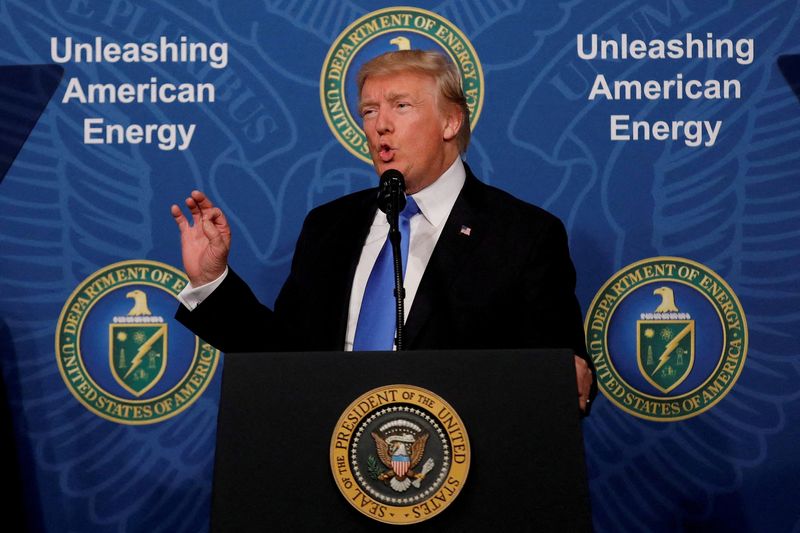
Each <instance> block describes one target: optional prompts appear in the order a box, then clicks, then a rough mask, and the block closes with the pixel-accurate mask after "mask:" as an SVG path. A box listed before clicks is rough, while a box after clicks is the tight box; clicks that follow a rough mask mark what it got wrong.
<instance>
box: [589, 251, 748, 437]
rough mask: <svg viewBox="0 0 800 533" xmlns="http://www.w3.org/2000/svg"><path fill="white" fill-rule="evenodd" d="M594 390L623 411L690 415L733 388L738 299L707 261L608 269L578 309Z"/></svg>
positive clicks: (739, 351) (740, 330)
mask: <svg viewBox="0 0 800 533" xmlns="http://www.w3.org/2000/svg"><path fill="white" fill-rule="evenodd" d="M585 326H586V342H587V345H588V346H589V351H590V352H591V355H592V360H593V361H594V365H595V368H596V370H597V380H598V385H599V387H600V390H601V391H603V394H604V395H605V396H606V397H607V398H608V399H609V400H611V402H612V403H614V404H615V405H616V406H617V407H619V408H620V409H622V410H624V411H627V412H628V413H630V414H632V415H635V416H638V417H640V418H644V419H647V420H655V421H662V422H671V421H676V420H683V419H686V418H691V417H693V416H697V415H699V414H700V413H703V412H705V411H707V410H708V409H710V408H711V407H713V406H714V405H716V404H717V403H718V402H719V401H720V400H722V398H723V397H725V395H726V394H728V393H729V392H730V391H731V389H732V388H733V385H734V383H736V380H737V379H738V378H739V374H741V372H742V368H743V367H744V361H745V357H746V355H747V339H748V333H747V320H746V319H745V315H744V311H743V309H742V306H741V304H740V303H739V299H738V298H737V297H736V294H734V292H733V290H731V288H730V287H729V286H728V284H727V283H726V282H725V280H723V279H722V278H721V277H720V276H719V275H717V274H716V273H715V272H714V271H712V270H711V269H709V268H708V267H706V266H704V265H702V264H700V263H696V262H694V261H690V260H688V259H683V258H680V257H653V258H650V259H644V260H642V261H639V262H636V263H633V264H631V265H628V266H626V267H625V268H623V269H622V270H620V271H619V272H617V273H616V274H614V275H613V276H612V277H611V278H610V279H609V280H608V281H607V282H606V283H605V285H603V287H601V288H600V290H599V291H598V292H597V295H596V296H595V298H594V301H593V302H592V305H591V306H590V308H589V312H588V313H587V315H586V325H585Z"/></svg>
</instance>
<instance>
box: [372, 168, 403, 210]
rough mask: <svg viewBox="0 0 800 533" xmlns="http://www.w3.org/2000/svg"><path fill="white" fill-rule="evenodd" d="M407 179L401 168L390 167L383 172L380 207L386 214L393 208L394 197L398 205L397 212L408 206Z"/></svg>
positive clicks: (379, 190) (379, 197)
mask: <svg viewBox="0 0 800 533" xmlns="http://www.w3.org/2000/svg"><path fill="white" fill-rule="evenodd" d="M405 190H406V180H405V178H404V177H403V173H402V172H400V171H399V170H396V169H393V168H390V169H389V170H387V171H386V172H384V173H383V174H381V181H380V184H379V185H378V208H379V209H380V210H381V211H383V212H384V213H386V214H389V212H390V211H391V210H392V204H393V200H392V199H393V198H394V199H395V200H394V201H395V202H396V205H397V212H398V213H399V212H400V211H402V210H403V208H404V207H405V206H406V195H405Z"/></svg>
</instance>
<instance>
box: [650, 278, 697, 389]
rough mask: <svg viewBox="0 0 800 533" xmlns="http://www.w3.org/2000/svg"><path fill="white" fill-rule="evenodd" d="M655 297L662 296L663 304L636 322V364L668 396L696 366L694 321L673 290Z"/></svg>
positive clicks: (659, 291) (662, 290)
mask: <svg viewBox="0 0 800 533" xmlns="http://www.w3.org/2000/svg"><path fill="white" fill-rule="evenodd" d="M653 294H654V295H656V296H661V303H660V304H659V305H658V307H656V309H655V311H654V312H652V313H642V314H641V319H640V320H637V321H636V325H637V339H636V350H637V363H638V365H639V371H640V372H641V374H642V376H643V377H644V378H645V379H646V380H647V381H648V382H649V383H650V384H651V385H653V386H654V387H655V388H656V389H658V390H659V391H661V392H662V393H664V394H667V393H669V392H671V391H672V390H673V389H675V388H676V387H678V386H679V385H680V384H681V383H683V382H684V381H685V380H686V378H687V377H688V376H689V373H690V372H691V370H692V367H693V366H694V344H695V341H694V337H695V321H694V320H692V316H691V315H690V314H689V313H682V312H680V310H679V309H678V306H677V305H676V304H675V292H674V291H673V289H672V288H671V287H668V286H662V287H658V288H657V289H655V290H654V291H653Z"/></svg>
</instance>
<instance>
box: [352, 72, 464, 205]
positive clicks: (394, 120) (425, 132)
mask: <svg viewBox="0 0 800 533" xmlns="http://www.w3.org/2000/svg"><path fill="white" fill-rule="evenodd" d="M437 91H438V89H437V87H436V81H435V80H434V79H433V78H431V77H430V76H426V75H422V74H417V73H414V72H401V73H398V74H393V75H388V76H370V77H368V78H367V79H366V81H365V82H364V86H363V87H362V89H361V108H360V112H361V116H362V118H363V121H364V122H363V126H364V132H365V133H366V135H367V142H368V144H369V151H370V156H371V157H372V163H373V165H374V166H375V170H376V171H377V172H378V175H381V174H383V173H384V172H385V171H386V170H388V169H390V168H393V169H396V170H399V171H400V172H402V173H403V176H405V179H406V192H407V193H408V194H413V193H415V192H417V191H419V190H421V189H424V188H425V187H427V186H428V185H430V184H431V183H433V182H434V181H436V179H437V178H438V177H439V176H441V175H442V173H444V171H445V170H447V168H448V167H449V166H450V165H451V164H452V163H453V161H454V160H455V158H456V156H457V155H458V148H457V147H456V142H455V135H456V132H457V131H458V126H459V125H460V122H459V121H460V114H458V113H457V112H451V113H444V112H442V111H441V109H440V107H439V103H438V101H437Z"/></svg>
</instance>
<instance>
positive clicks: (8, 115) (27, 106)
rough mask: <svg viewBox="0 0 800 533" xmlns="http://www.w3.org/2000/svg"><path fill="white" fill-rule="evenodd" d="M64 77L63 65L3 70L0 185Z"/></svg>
mask: <svg viewBox="0 0 800 533" xmlns="http://www.w3.org/2000/svg"><path fill="white" fill-rule="evenodd" d="M63 75H64V68H63V67H62V66H60V65H13V66H3V67H0V117H2V118H0V183H2V181H3V178H5V176H6V173H7V172H8V169H9V168H11V164H12V163H13V162H14V159H15V158H16V157H17V154H18V153H19V151H20V149H21V148H22V145H23V144H25V141H26V140H27V139H28V135H30V133H31V131H33V127H34V126H35V125H36V121H37V120H39V116H41V114H42V111H44V108H45V107H46V106H47V102H49V101H50V97H51V96H53V93H54V92H55V90H56V87H58V83H59V82H60V81H61V77H62V76H63Z"/></svg>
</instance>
